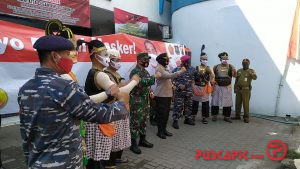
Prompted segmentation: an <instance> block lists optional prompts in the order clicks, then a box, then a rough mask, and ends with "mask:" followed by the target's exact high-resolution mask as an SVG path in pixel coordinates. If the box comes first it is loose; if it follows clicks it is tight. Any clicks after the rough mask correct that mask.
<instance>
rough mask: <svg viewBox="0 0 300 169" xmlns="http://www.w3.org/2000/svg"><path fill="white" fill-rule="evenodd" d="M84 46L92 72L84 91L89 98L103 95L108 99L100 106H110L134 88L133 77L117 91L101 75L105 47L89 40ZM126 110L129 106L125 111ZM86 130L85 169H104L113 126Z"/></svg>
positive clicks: (106, 61)
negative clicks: (86, 47) (106, 104)
mask: <svg viewBox="0 0 300 169" xmlns="http://www.w3.org/2000/svg"><path fill="white" fill-rule="evenodd" d="M82 43H86V44H87V45H88V50H89V53H90V58H91V60H92V68H91V69H90V71H89V73H88V75H87V79H86V82H85V91H86V93H87V94H88V95H89V96H93V95H95V94H99V93H100V94H101V93H103V91H105V93H106V95H107V96H108V98H106V99H105V100H104V101H103V102H104V103H109V102H113V101H114V100H115V99H116V98H118V97H119V95H121V96H122V95H123V94H124V93H125V94H126V95H128V94H129V92H128V91H130V90H131V89H132V88H133V87H134V86H136V85H137V84H138V82H139V78H138V77H137V76H133V78H132V80H131V81H130V83H128V84H127V85H126V86H124V87H122V88H119V87H118V86H117V85H116V84H115V83H114V82H113V81H111V80H110V78H109V76H108V75H107V74H106V73H104V68H105V67H108V66H109V57H108V55H107V49H106V47H105V45H104V44H103V43H102V42H101V41H99V40H92V41H91V42H85V41H82V40H79V43H78V44H79V45H81V44H82ZM127 108H129V106H128V107H127ZM85 129H86V133H85V134H86V137H85V140H86V146H87V157H88V158H89V160H88V165H87V166H86V168H87V169H94V168H105V167H107V166H105V165H109V162H108V160H109V158H110V153H111V150H112V137H113V136H114V134H115V127H114V124H113V123H111V124H105V125H97V124H92V123H85Z"/></svg>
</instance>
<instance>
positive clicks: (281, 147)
mask: <svg viewBox="0 0 300 169" xmlns="http://www.w3.org/2000/svg"><path fill="white" fill-rule="evenodd" d="M269 149H270V150H269ZM272 152H273V153H272ZM281 152H283V154H282V155H281V156H280V157H277V156H278V154H279V153H281ZM266 153H267V155H268V157H269V158H270V159H271V160H274V161H279V160H282V159H283V158H284V157H285V156H286V153H287V148H286V145H285V144H284V142H283V141H281V140H272V141H271V142H269V144H268V145H267V149H266Z"/></svg>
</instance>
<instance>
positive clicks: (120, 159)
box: [116, 158, 129, 164]
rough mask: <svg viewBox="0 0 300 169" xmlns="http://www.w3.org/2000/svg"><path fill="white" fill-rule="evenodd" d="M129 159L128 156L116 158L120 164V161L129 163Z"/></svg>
mask: <svg viewBox="0 0 300 169" xmlns="http://www.w3.org/2000/svg"><path fill="white" fill-rule="evenodd" d="M128 162H129V160H128V159H127V158H123V159H122V158H117V159H116V163H118V164H120V163H128Z"/></svg>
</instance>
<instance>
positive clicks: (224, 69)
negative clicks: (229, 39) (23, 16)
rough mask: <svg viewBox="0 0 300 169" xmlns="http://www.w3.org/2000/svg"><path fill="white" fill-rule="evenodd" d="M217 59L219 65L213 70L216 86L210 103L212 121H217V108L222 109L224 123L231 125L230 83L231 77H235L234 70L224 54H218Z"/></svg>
mask: <svg viewBox="0 0 300 169" xmlns="http://www.w3.org/2000/svg"><path fill="white" fill-rule="evenodd" d="M218 57H219V58H220V61H221V64H218V65H216V66H214V68H213V70H214V74H215V81H216V84H215V85H214V90H213V93H212V101H211V105H212V107H211V114H212V116H213V118H212V120H213V121H216V120H217V115H218V113H219V108H220V107H223V116H224V121H226V122H229V123H232V121H231V119H230V116H231V107H232V105H233V102H232V84H231V81H232V77H236V70H235V68H234V66H233V65H231V64H229V63H228V61H229V57H228V54H227V53H226V52H223V53H220V54H219V55H218Z"/></svg>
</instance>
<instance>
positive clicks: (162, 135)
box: [156, 125, 166, 139]
mask: <svg viewBox="0 0 300 169" xmlns="http://www.w3.org/2000/svg"><path fill="white" fill-rule="evenodd" d="M156 135H157V136H158V137H159V138H161V139H166V135H165V133H164V132H163V128H162V126H161V125H158V126H157V134H156Z"/></svg>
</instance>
